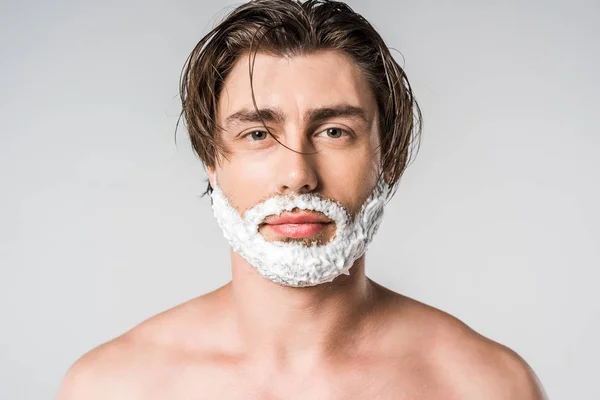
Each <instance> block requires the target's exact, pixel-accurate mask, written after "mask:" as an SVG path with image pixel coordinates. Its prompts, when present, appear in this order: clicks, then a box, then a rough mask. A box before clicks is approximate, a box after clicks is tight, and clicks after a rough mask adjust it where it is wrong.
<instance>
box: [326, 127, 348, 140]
mask: <svg viewBox="0 0 600 400" xmlns="http://www.w3.org/2000/svg"><path fill="white" fill-rule="evenodd" d="M321 134H325V135H327V137H330V138H332V139H337V138H340V137H342V136H344V134H347V132H346V131H345V130H344V129H341V128H327V129H325V130H324V131H322V132H321Z"/></svg>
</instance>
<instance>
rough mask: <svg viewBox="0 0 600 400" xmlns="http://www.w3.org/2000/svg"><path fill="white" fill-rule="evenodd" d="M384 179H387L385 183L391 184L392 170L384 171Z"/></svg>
mask: <svg viewBox="0 0 600 400" xmlns="http://www.w3.org/2000/svg"><path fill="white" fill-rule="evenodd" d="M383 180H384V181H385V183H387V184H388V185H389V184H390V182H391V181H392V171H384V172H383Z"/></svg>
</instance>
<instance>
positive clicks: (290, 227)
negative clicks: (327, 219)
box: [268, 223, 327, 239]
mask: <svg viewBox="0 0 600 400" xmlns="http://www.w3.org/2000/svg"><path fill="white" fill-rule="evenodd" d="M268 226H269V227H270V228H271V229H272V230H273V231H274V232H275V233H277V234H279V235H281V236H286V237H290V238H296V239H300V238H306V237H310V236H314V235H316V234H317V233H319V232H321V231H322V230H323V229H325V227H326V226H327V224H316V223H311V224H279V225H268Z"/></svg>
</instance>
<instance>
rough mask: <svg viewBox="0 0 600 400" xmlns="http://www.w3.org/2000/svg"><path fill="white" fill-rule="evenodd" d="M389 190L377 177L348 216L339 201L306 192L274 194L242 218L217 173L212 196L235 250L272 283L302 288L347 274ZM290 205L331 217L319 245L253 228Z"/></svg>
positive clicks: (370, 233)
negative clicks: (331, 227) (330, 232)
mask: <svg viewBox="0 0 600 400" xmlns="http://www.w3.org/2000/svg"><path fill="white" fill-rule="evenodd" d="M388 190H389V187H388V185H387V184H386V183H385V181H384V180H383V178H381V179H380V180H379V182H378V183H377V185H376V186H375V188H374V189H373V192H372V193H371V194H370V195H369V197H368V198H367V200H365V202H364V203H363V204H362V206H361V208H360V211H359V212H358V214H356V216H355V218H354V219H353V220H351V219H350V215H349V212H348V211H347V210H346V209H345V208H344V207H343V206H342V205H340V204H339V203H337V202H334V201H331V200H327V199H323V198H322V197H319V196H318V195H315V194H311V193H308V194H300V195H295V196H290V195H275V196H273V197H270V198H269V199H267V200H265V201H264V202H261V203H258V204H256V205H255V206H254V207H252V208H250V209H249V210H247V211H246V212H245V213H244V218H242V216H241V215H240V214H239V213H238V212H237V210H236V209H235V208H234V207H233V206H232V205H231V203H230V202H229V200H228V199H227V198H226V197H225V195H224V194H223V192H222V191H221V189H220V188H219V186H218V184H217V176H216V174H215V175H214V185H213V191H212V193H211V197H212V208H213V211H214V215H215V218H216V219H217V222H218V224H219V226H220V227H221V229H222V230H223V234H224V236H225V238H226V239H227V240H228V241H229V244H230V246H231V247H232V248H233V250H234V251H235V252H236V253H238V254H239V255H240V256H242V257H243V258H244V259H245V260H246V261H247V262H248V263H249V264H250V265H252V266H253V267H255V268H256V269H257V270H258V272H259V273H260V274H261V275H262V276H264V277H265V278H268V279H270V280H271V281H273V282H276V283H279V284H281V285H286V286H294V287H305V286H315V285H318V284H321V283H325V282H331V281H332V280H334V279H335V278H336V277H338V276H339V275H341V274H346V275H349V274H350V272H349V271H350V267H352V265H353V264H354V261H356V259H358V258H359V257H360V256H362V255H363V254H364V253H365V251H366V250H367V246H368V245H369V243H371V240H372V239H373V236H374V235H375V233H376V232H377V229H378V228H379V225H380V224H381V220H382V218H383V211H384V208H385V200H386V198H387V195H388ZM294 208H298V209H300V210H312V211H318V212H321V213H323V214H325V215H326V216H327V217H328V218H330V219H331V220H332V221H333V222H335V226H336V231H335V235H334V237H333V238H332V239H331V240H329V241H328V242H327V243H324V244H320V245H316V244H315V245H312V246H305V245H304V244H302V243H295V242H280V241H273V242H269V241H267V240H266V239H265V238H264V237H263V236H262V234H261V233H260V232H259V231H258V228H259V225H260V224H261V223H262V222H264V219H265V218H266V217H268V216H269V215H279V214H281V213H282V212H283V211H292V210H293V209H294Z"/></svg>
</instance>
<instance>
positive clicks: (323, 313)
mask: <svg viewBox="0 0 600 400" xmlns="http://www.w3.org/2000/svg"><path fill="white" fill-rule="evenodd" d="M253 83H254V90H255V95H256V101H257V105H258V108H259V109H276V110H277V111H279V113H280V114H281V115H280V117H281V120H279V119H273V118H267V119H266V120H265V122H266V125H267V126H268V127H269V129H270V130H271V132H272V134H273V135H274V136H275V137H276V138H277V139H278V140H279V141H281V142H282V143H283V144H285V145H286V146H287V147H289V148H291V149H294V150H297V151H303V152H309V153H310V152H315V151H316V150H318V152H317V153H315V154H310V155H306V154H298V153H295V152H293V151H291V150H289V149H287V148H285V147H283V146H282V145H281V144H279V143H277V142H276V141H275V140H274V138H273V137H272V136H270V135H267V134H266V132H265V129H264V127H263V126H262V124H261V122H260V121H253V120H252V118H250V117H251V116H250V115H245V118H243V121H241V120H239V119H238V120H236V119H235V118H229V117H231V116H232V115H234V114H236V113H238V112H239V111H240V110H250V111H251V110H253V104H252V100H251V92H250V82H249V77H248V59H247V58H246V57H241V58H240V60H239V61H238V63H237V64H236V66H235V67H234V69H233V70H232V71H231V73H230V75H229V76H228V77H227V79H226V82H225V86H224V90H223V92H222V94H221V98H220V99H219V107H218V120H219V121H220V123H221V125H222V126H223V127H224V131H223V132H221V134H222V135H223V136H222V137H223V143H224V145H225V148H226V154H225V156H226V157H223V158H221V159H220V160H219V162H218V164H217V165H216V166H215V167H214V168H209V171H208V172H209V179H210V181H211V182H214V178H215V175H214V174H215V172H216V174H217V177H218V182H219V186H220V187H221V188H222V190H223V192H224V193H225V194H226V195H227V196H228V198H229V199H230V200H231V201H232V204H233V205H234V207H236V209H237V210H238V211H239V212H240V213H242V214H243V213H244V211H245V210H247V209H249V208H250V207H252V206H253V205H255V204H256V203H258V202H259V201H262V200H264V199H265V198H268V197H269V196H272V195H273V194H276V193H287V194H292V195H293V194H297V193H309V192H314V193H319V194H322V195H323V196H325V197H327V198H331V199H335V200H337V201H339V202H340V203H341V204H342V205H344V206H345V207H346V208H347V209H348V210H349V211H350V212H351V213H355V212H357V211H358V209H359V207H360V205H361V204H362V203H363V202H364V200H365V199H366V198H367V196H368V195H369V193H370V192H371V190H372V189H373V187H374V186H375V183H376V182H377V179H378V176H379V174H380V172H381V167H380V155H379V149H378V146H379V132H378V126H377V122H376V121H377V107H376V104H375V98H374V96H373V93H372V92H371V90H370V89H369V86H368V84H367V81H366V79H365V78H364V76H363V75H362V73H361V71H360V70H358V69H357V68H356V66H355V64H354V63H353V62H352V60H350V59H349V58H347V57H346V56H345V55H343V54H341V53H338V52H334V51H323V52H319V53H314V54H309V55H303V56H294V57H291V58H289V57H288V58H282V57H274V56H269V55H267V54H259V55H258V57H257V58H256V63H255V73H254V77H253ZM340 105H346V106H348V105H350V106H352V107H355V111H356V110H362V111H361V112H362V116H357V115H355V114H356V113H354V114H353V115H338V116H335V117H331V116H329V117H328V118H325V119H319V120H317V119H315V118H313V117H314V112H313V114H312V116H313V117H311V113H310V110H314V109H318V108H331V107H337V106H340ZM321 114H323V113H321ZM239 115H240V114H239V113H238V116H239ZM335 128H337V129H335ZM257 131H262V133H263V134H264V136H263V134H261V133H260V132H257ZM342 131H343V132H342ZM252 132H255V133H252ZM332 228H333V229H329V230H327V231H326V232H323V234H322V237H321V238H320V240H322V241H327V240H329V239H330V238H331V236H332V235H333V234H334V232H335V227H332ZM261 233H262V234H263V235H264V236H265V238H267V240H285V239H286V238H282V237H280V236H279V235H277V234H275V233H274V232H272V231H270V230H269V228H268V227H262V228H261ZM288 239H289V238H288ZM216 267H217V266H215V268H216ZM231 267H232V281H231V282H229V283H227V284H226V285H225V286H223V287H221V288H219V289H217V290H216V291H214V292H211V293H208V294H206V295H203V296H200V297H198V298H195V299H192V300H190V301H188V302H186V303H184V304H182V305H179V306H177V307H175V308H173V309H170V310H168V311H165V312H163V313H161V314H159V315H157V316H154V317H152V318H150V319H149V320H147V321H145V322H143V323H142V324H140V325H139V326H137V327H135V328H134V329H132V330H131V331H129V332H127V333H125V334H124V335H122V336H120V337H118V338H116V339H114V340H112V341H110V342H108V343H106V344H103V345H102V346H99V347H98V348H96V349H94V350H92V351H90V352H89V353H87V354H86V355H84V356H83V357H82V358H80V359H79V360H78V361H77V362H76V363H75V364H74V365H73V366H72V367H71V369H70V370H69V372H68V373H67V375H66V377H65V379H64V381H63V383H62V385H61V388H60V390H59V393H58V399H59V400H75V399H77V400H81V399H86V400H96V399H114V400H121V399H123V400H125V399H127V400H134V399H145V400H152V399H190V400H191V399H215V398H219V399H366V398H373V399H461V400H464V399H467V400H468V399H473V400H475V399H476V400H480V399H484V398H485V399H489V400H496V399H497V400H500V399H506V400H508V399H511V400H514V399H523V400H534V399H542V398H544V396H543V393H542V390H541V387H540V386H539V384H538V382H537V380H536V378H535V375H534V373H533V371H532V370H531V369H530V368H529V366H528V365H527V364H526V363H525V362H524V361H523V359H522V358H521V357H519V356H518V355H517V354H516V353H515V352H513V351H511V350H510V349H508V348H506V347H504V346H502V345H500V344H498V343H495V342H493V341H491V340H489V339H487V338H485V337H483V336H481V335H479V334H478V333H476V332H474V331H473V330H471V329H470V328H469V327H467V326H466V325H465V324H463V323H462V322H460V321H459V320H457V319H456V318H454V317H452V316H450V315H448V314H446V313H444V312H442V311H440V310H437V309H435V308H432V307H430V306H427V305H425V304H422V303H420V302H418V301H415V300H413V299H410V298H408V297H406V296H403V295H400V294H398V293H394V292H392V291H390V290H388V289H386V288H384V287H382V286H381V285H378V284H377V283H375V282H373V281H372V280H370V279H369V278H367V276H366V275H365V257H364V256H363V257H361V258H359V259H358V260H356V262H355V264H354V265H353V267H352V269H351V274H350V275H349V276H345V275H343V276H340V277H339V278H336V279H335V280H334V281H333V282H331V283H327V284H323V285H318V286H315V287H310V288H291V287H284V286H280V285H277V284H275V283H273V282H271V281H268V280H267V279H265V278H263V277H261V276H260V275H259V274H258V273H257V272H256V271H255V269H254V268H253V267H252V266H250V265H249V264H248V263H247V262H246V261H245V260H244V259H243V258H241V257H240V256H239V255H237V253H235V252H233V251H232V252H231Z"/></svg>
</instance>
